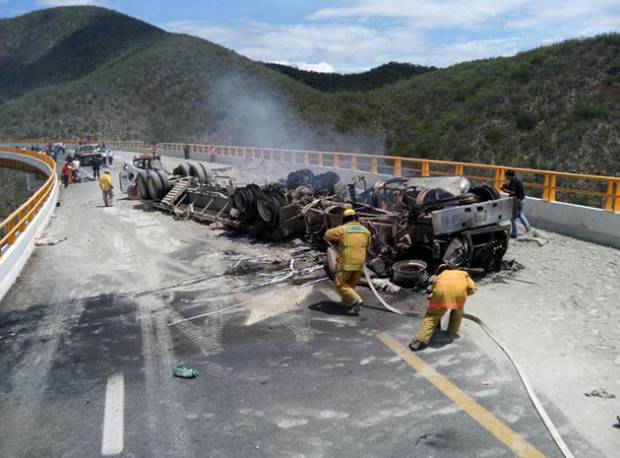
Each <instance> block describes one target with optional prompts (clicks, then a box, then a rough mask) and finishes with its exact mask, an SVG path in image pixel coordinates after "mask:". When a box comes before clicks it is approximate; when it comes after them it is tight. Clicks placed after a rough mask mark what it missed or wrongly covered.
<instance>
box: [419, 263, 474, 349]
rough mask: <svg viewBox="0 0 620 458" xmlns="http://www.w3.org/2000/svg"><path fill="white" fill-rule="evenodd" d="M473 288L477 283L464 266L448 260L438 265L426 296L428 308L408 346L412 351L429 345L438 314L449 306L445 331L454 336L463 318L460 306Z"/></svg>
mask: <svg viewBox="0 0 620 458" xmlns="http://www.w3.org/2000/svg"><path fill="white" fill-rule="evenodd" d="M475 292H476V284H475V283H474V281H473V280H472V279H471V278H470V277H469V274H468V273H467V272H465V271H463V270H457V269H455V268H454V267H452V266H451V265H449V264H442V265H440V266H439V267H438V268H437V277H436V278H435V280H434V281H433V285H432V290H431V293H430V294H429V296H428V309H427V310H426V314H425V315H424V318H423V319H422V323H420V329H419V330H418V332H417V334H416V335H415V336H414V337H413V338H412V339H411V343H410V344H409V348H410V349H411V350H412V351H418V350H422V349H423V348H425V347H427V346H428V343H429V342H430V340H431V337H432V336H433V332H435V329H436V328H437V326H438V325H439V324H440V323H441V318H442V317H443V316H444V314H445V313H446V312H447V311H448V310H450V322H449V323H448V330H447V335H448V337H450V338H452V339H454V338H456V337H458V334H457V333H458V331H459V328H460V327H461V321H462V319H463V313H464V312H463V310H464V308H465V301H466V300H467V296H471V295H472V294H474V293H475Z"/></svg>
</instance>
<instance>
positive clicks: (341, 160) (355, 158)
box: [105, 140, 620, 213]
mask: <svg viewBox="0 0 620 458" xmlns="http://www.w3.org/2000/svg"><path fill="white" fill-rule="evenodd" d="M105 143H106V145H108V146H111V147H115V148H129V149H144V148H148V147H149V144H148V143H146V142H142V141H113V140H108V141H106V142H105ZM188 145H189V146H190V148H191V151H192V152H194V153H213V154H216V155H218V156H223V157H236V158H245V159H264V160H274V161H281V162H285V163H289V164H291V165H300V166H306V167H307V166H317V167H328V168H333V169H338V170H349V171H359V172H365V173H370V174H379V173H381V174H386V175H393V176H409V175H413V174H419V175H420V176H447V175H458V176H465V177H467V178H469V179H473V180H476V181H482V182H485V183H489V184H493V186H494V187H495V188H496V189H498V190H499V189H500V187H501V185H502V184H503V183H504V181H505V174H506V171H507V170H509V169H512V170H515V171H516V172H517V173H519V174H521V175H522V176H523V178H524V186H525V187H526V188H528V189H530V190H532V191H533V193H534V194H538V195H539V197H540V198H541V199H542V200H544V201H547V202H556V201H565V200H566V197H567V196H569V195H576V196H581V197H582V198H589V199H592V198H599V199H600V201H601V205H600V207H602V208H603V209H604V210H606V211H608V212H614V213H620V177H617V176H616V177H614V176H601V175H590V174H580V173H570V172H555V171H551V170H539V169H531V168H524V167H511V166H505V165H490V164H478V163H472V162H457V161H444V160H437V159H418V158H410V157H398V156H378V155H373V154H361V153H344V152H325V151H312V150H293V149H280V148H262V147H246V146H230V145H210V144H188ZM156 146H157V148H159V149H161V150H163V151H175V152H181V151H182V150H183V146H184V144H182V143H159V144H157V145H156ZM588 203H589V202H588ZM587 206H592V205H587Z"/></svg>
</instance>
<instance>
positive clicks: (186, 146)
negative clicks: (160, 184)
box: [183, 144, 190, 159]
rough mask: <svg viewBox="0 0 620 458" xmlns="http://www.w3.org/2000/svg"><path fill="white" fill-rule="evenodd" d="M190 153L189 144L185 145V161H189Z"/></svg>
mask: <svg viewBox="0 0 620 458" xmlns="http://www.w3.org/2000/svg"><path fill="white" fill-rule="evenodd" d="M189 151H190V149H189V145H187V144H185V145H183V157H184V158H185V159H189Z"/></svg>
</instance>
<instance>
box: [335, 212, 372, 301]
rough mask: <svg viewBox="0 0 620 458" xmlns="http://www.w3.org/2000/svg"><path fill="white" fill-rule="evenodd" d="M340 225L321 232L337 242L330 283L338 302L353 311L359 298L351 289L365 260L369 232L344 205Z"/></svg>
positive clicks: (359, 276) (362, 268)
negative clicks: (335, 262)
mask: <svg viewBox="0 0 620 458" xmlns="http://www.w3.org/2000/svg"><path fill="white" fill-rule="evenodd" d="M342 223H343V224H342V225H341V226H338V227H335V228H333V229H329V230H327V231H326V232H325V236H324V238H325V241H327V242H328V243H331V244H335V245H336V244H337V248H338V261H337V264H336V273H335V278H334V283H335V284H336V289H337V290H338V293H340V296H341V297H342V304H343V305H344V306H345V307H347V308H350V309H351V311H352V312H353V313H359V308H360V306H361V305H362V304H363V301H362V298H361V297H360V295H359V294H357V293H356V292H355V287H356V286H357V283H358V282H359V281H360V278H362V274H363V272H364V264H365V262H366V249H367V248H368V245H369V244H370V232H369V231H368V229H366V228H365V227H364V226H362V225H361V224H360V223H359V222H358V220H357V214H356V213H355V210H353V209H351V208H347V209H346V210H345V211H344V213H343V219H342Z"/></svg>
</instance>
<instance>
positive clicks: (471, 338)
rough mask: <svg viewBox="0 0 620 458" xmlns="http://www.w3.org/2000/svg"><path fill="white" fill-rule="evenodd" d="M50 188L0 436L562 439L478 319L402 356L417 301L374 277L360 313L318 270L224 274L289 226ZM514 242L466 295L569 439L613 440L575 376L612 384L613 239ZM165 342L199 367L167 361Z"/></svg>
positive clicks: (277, 451) (0, 335) (40, 451)
mask: <svg viewBox="0 0 620 458" xmlns="http://www.w3.org/2000/svg"><path fill="white" fill-rule="evenodd" d="M119 159H120V155H119V154H117V156H116V164H115V167H114V170H117V169H118V163H119V162H120V161H119ZM255 172H256V171H255ZM116 197H117V199H118V198H120V197H121V196H120V195H118V194H117V196H116ZM60 200H61V206H60V207H59V208H58V209H57V212H56V217H55V218H54V219H53V220H52V223H51V225H50V227H49V228H48V231H47V234H46V238H47V240H49V241H51V242H52V243H53V242H54V241H59V243H57V244H54V245H49V246H41V247H39V248H37V249H36V250H35V253H34V255H33V256H32V257H31V259H30V261H29V263H28V265H27V267H26V268H25V269H24V271H23V272H22V276H21V278H20V279H19V281H18V282H17V283H16V285H15V286H14V287H13V288H12V290H11V291H10V292H9V294H8V295H7V296H6V298H5V299H4V300H3V301H2V302H1V303H0V365H1V367H2V368H3V372H2V376H0V418H2V422H1V423H0V456H2V457H5V456H6V457H18V456H24V457H39V456H40V457H47V456H76V457H77V456H79V457H90V456H93V457H94V456H101V455H102V454H103V455H118V456H126V457H139V456H158V457H160V456H170V457H180V456H183V457H185V456H188V457H190V456H218V457H219V456H221V457H226V456H230V457H239V456H282V457H302V456H307V457H321V456H341V457H347V456H351V457H360V456H394V457H401V456H438V457H463V456H484V457H503V456H514V455H515V454H517V455H520V456H537V454H538V453H540V454H542V455H544V456H560V452H559V450H558V449H557V448H556V446H555V445H554V443H553V441H552V439H551V437H550V435H549V433H548V432H547V431H546V429H545V428H544V426H543V424H542V422H541V420H540V419H539V418H538V416H537V415H536V412H535V411H534V409H533V407H532V405H531V402H530V400H529V398H528V397H527V395H526V393H525V391H524V389H523V387H522V385H521V384H520V382H519V381H518V378H517V376H516V374H515V372H514V369H513V368H512V366H511V365H510V364H509V363H508V362H507V360H506V359H505V357H504V356H503V355H502V354H501V353H500V352H499V350H498V349H497V348H496V347H495V346H494V345H493V344H492V343H491V342H490V341H489V340H488V338H487V337H486V336H485V335H484V334H483V333H482V332H481V331H480V330H479V329H478V328H477V327H476V325H475V324H473V323H469V322H466V323H465V324H464V326H463V329H462V332H461V338H460V339H458V340H456V341H454V342H453V343H449V341H448V340H447V339H446V338H445V337H444V336H443V335H439V336H438V337H437V338H436V339H435V340H434V341H433V344H432V345H431V347H430V348H429V349H427V350H426V351H424V352H421V353H419V354H418V355H417V356H418V357H419V361H413V362H412V361H410V360H408V357H407V355H408V350H406V344H407V342H408V340H409V339H410V337H411V335H412V334H413V333H414V332H415V330H416V328H417V325H418V320H417V319H412V318H404V317H401V316H396V315H393V314H389V313H386V312H384V311H382V310H380V309H379V304H378V303H377V301H376V300H375V299H374V298H373V297H372V295H371V294H370V293H369V292H368V291H365V290H362V294H363V296H364V298H365V300H366V303H367V307H365V308H363V310H362V312H361V317H359V318H357V317H351V316H346V315H343V314H341V313H340V312H339V310H338V308H337V307H335V306H333V305H331V304H330V301H332V300H335V299H336V298H337V295H336V294H335V292H334V291H333V290H332V289H331V287H330V285H329V283H328V282H320V283H315V284H290V283H285V284H278V285H274V286H270V287H263V288H259V289H256V290H252V291H246V292H244V291H242V287H243V286H247V285H248V284H258V283H260V282H261V281H263V279H264V278H269V277H261V276H260V272H254V273H245V274H244V273H243V272H241V274H237V275H230V272H231V269H232V268H234V266H235V264H236V263H237V261H236V259H238V258H235V256H237V255H239V256H247V257H252V258H253V259H266V260H274V261H282V260H284V261H286V260H287V259H288V256H289V253H291V252H294V251H295V250H297V249H299V246H298V245H297V244H295V243H293V242H290V243H287V244H281V245H277V246H276V245H272V244H265V243H259V242H256V241H252V240H249V239H246V238H244V237H239V236H231V235H229V234H226V233H225V232H224V231H221V230H218V229H209V228H208V227H207V226H205V225H200V224H198V223H195V222H189V221H177V220H174V219H172V218H171V217H170V216H169V215H165V214H163V213H160V212H157V211H147V210H146V209H145V208H143V207H142V205H141V204H140V203H139V202H136V201H129V200H124V199H119V200H116V202H115V205H114V207H111V208H105V207H104V206H103V204H102V201H101V195H100V192H99V189H98V186H97V184H96V183H95V182H86V183H82V184H78V185H75V186H71V187H70V188H68V189H65V190H63V191H62V194H61V198H60ZM65 237H66V240H64V238H65ZM61 240H64V241H61ZM541 245H542V246H541ZM509 256H516V257H517V260H518V261H519V262H520V263H522V264H523V265H524V267H525V268H524V269H523V270H520V271H518V272H514V273H511V274H510V275H497V276H493V277H487V278H486V279H482V280H481V281H480V282H479V292H478V293H477V294H476V295H475V296H473V297H472V298H471V300H470V303H469V304H468V306H467V307H468V311H470V312H472V313H475V314H477V315H479V316H481V317H482V318H483V319H484V320H485V321H487V322H488V323H489V324H490V325H491V327H492V328H493V329H494V330H495V331H496V332H497V333H498V335H499V336H500V337H501V338H502V339H503V340H505V341H507V342H508V343H509V345H510V347H511V348H512V349H513V350H514V352H515V353H516V355H517V357H518V359H519V360H520V362H521V363H522V364H523V366H524V367H525V369H526V370H527V371H528V373H529V375H530V378H531V379H532V381H533V384H534V387H535V388H536V390H537V392H538V394H539V395H540V397H541V398H542V399H543V402H544V403H545V406H546V408H547V409H548V410H549V412H550V414H551V416H552V418H553V420H554V421H555V422H556V425H557V426H558V427H559V429H560V431H561V432H562V434H563V436H564V437H565V440H566V441H567V442H568V444H569V445H570V446H571V448H572V449H573V452H574V454H575V456H588V457H596V456H610V457H611V456H614V451H616V452H617V450H619V449H620V432H619V431H617V430H615V429H614V428H612V426H611V425H612V423H613V422H614V420H615V415H617V414H620V408H618V407H619V404H618V402H619V400H618V398H615V399H600V398H592V397H586V396H584V392H589V391H591V390H593V389H597V388H606V389H607V390H608V391H609V392H612V393H616V395H617V396H619V397H620V380H619V379H618V377H617V374H618V372H619V371H620V356H618V355H619V352H618V350H619V349H620V335H619V333H618V330H617V323H618V322H619V321H620V305H619V303H618V299H617V297H618V288H619V285H620V282H619V281H618V280H619V266H620V252H618V251H617V250H614V249H610V248H605V247H600V246H596V245H592V244H588V243H585V242H580V241H575V240H572V239H569V238H565V237H561V236H557V235H553V234H550V235H549V236H548V239H547V238H535V237H532V236H528V237H524V238H522V239H520V240H517V241H516V242H515V243H513V244H512V245H511V247H510V249H509ZM188 279H189V281H188ZM390 300H392V301H394V302H395V303H396V304H397V305H399V306H401V307H410V308H414V309H417V310H423V309H424V307H425V300H424V297H423V296H422V295H420V294H411V295H403V294H400V295H395V296H391V297H390ZM240 303H241V304H243V305H241V306H239V307H236V308H230V309H227V310H225V311H223V312H221V313H214V314H212V315H209V316H206V317H203V318H201V319H197V320H193V321H190V322H184V323H181V324H178V325H173V326H170V325H169V324H170V323H173V322H174V321H177V320H179V319H183V318H185V317H190V316H192V315H196V314H202V313H208V312H216V311H219V310H223V309H225V308H226V307H230V306H231V305H235V304H240ZM178 362H185V363H187V364H188V365H190V366H193V367H196V368H198V369H199V370H200V372H201V374H200V376H199V377H197V378H196V379H192V380H183V379H178V378H173V377H172V368H173V367H174V365H175V364H177V363H178ZM429 367H433V368H435V370H436V372H437V373H438V375H436V376H435V375H433V372H432V371H431V370H430V369H429ZM538 456H540V455H538Z"/></svg>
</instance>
